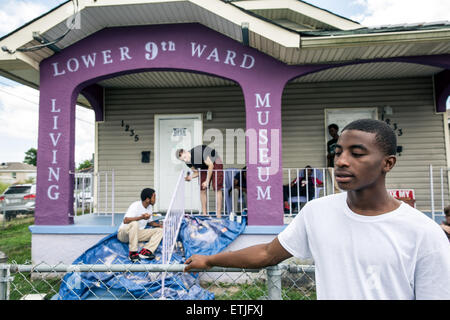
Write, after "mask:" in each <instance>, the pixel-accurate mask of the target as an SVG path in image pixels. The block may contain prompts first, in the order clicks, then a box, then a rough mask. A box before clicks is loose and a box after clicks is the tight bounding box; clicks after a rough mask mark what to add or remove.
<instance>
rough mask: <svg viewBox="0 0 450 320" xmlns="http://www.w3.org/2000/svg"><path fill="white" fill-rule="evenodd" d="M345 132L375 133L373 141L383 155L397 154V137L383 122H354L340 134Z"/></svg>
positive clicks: (369, 120) (362, 120) (372, 120)
mask: <svg viewBox="0 0 450 320" xmlns="http://www.w3.org/2000/svg"><path fill="white" fill-rule="evenodd" d="M345 130H359V131H363V132H369V133H375V140H376V142H377V144H378V146H379V147H380V149H381V150H382V151H383V152H384V154H385V155H387V156H390V155H395V154H396V153H397V136H396V135H395V132H394V130H392V128H391V127H390V126H389V125H388V124H387V123H386V122H384V121H380V120H374V119H360V120H355V121H353V122H350V123H349V124H348V125H346V126H345V128H344V129H343V130H342V132H344V131H345Z"/></svg>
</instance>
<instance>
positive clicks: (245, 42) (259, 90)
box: [0, 0, 450, 226]
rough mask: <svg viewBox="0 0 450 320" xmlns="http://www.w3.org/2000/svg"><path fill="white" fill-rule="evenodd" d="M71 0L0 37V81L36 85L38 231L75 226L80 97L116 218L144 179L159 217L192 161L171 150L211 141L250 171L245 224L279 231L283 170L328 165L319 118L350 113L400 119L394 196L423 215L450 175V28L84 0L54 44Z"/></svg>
mask: <svg viewBox="0 0 450 320" xmlns="http://www.w3.org/2000/svg"><path fill="white" fill-rule="evenodd" d="M72 4H73V3H72V2H71V1H67V2H65V3H63V4H61V5H59V6H58V7H56V8H55V9H53V10H51V11H49V12H48V13H46V14H44V15H42V16H40V17H38V18H36V19H35V20H33V21H30V22H29V23H27V24H26V25H24V26H23V27H21V28H19V29H17V30H15V31H13V32H11V33H10V34H8V35H6V36H4V37H3V38H1V39H0V47H3V48H4V50H3V51H1V52H0V74H2V75H3V76H5V77H7V78H9V79H11V80H15V81H17V82H20V83H23V84H25V85H28V86H31V87H34V88H39V89H40V116H39V141H38V164H37V166H38V168H39V169H40V170H39V172H38V191H37V193H38V197H37V203H36V214H35V216H36V224H37V225H46V224H56V225H66V224H72V223H73V218H72V216H73V208H72V209H71V197H72V196H73V185H74V183H73V174H70V173H71V172H74V161H73V159H74V153H75V152H76V150H75V143H74V141H75V133H74V131H75V130H74V123H75V112H74V108H75V104H76V103H77V102H78V103H79V104H82V105H84V106H86V107H87V108H92V109H93V110H94V111H95V119H96V131H95V132H96V136H95V140H96V141H95V145H96V150H95V171H96V172H106V171H111V170H114V174H115V201H116V210H117V211H118V212H123V211H124V210H126V208H127V206H128V205H129V203H130V202H131V201H133V200H134V199H135V198H136V196H137V195H138V193H139V191H140V190H141V189H142V188H143V187H148V186H153V187H154V188H155V189H156V190H157V192H158V195H159V203H158V205H159V209H163V210H164V209H165V208H167V206H168V202H169V201H170V196H171V193H172V190H173V187H174V182H175V181H176V177H177V175H178V173H179V172H180V170H181V169H183V168H186V167H185V166H184V165H183V164H181V163H176V162H174V161H173V156H174V155H173V151H174V148H175V147H176V146H181V145H183V143H185V145H186V146H189V145H195V144H200V143H205V144H210V143H211V142H212V141H214V143H213V146H215V147H216V148H218V149H219V150H220V151H221V154H222V157H223V158H224V159H225V160H227V159H228V161H225V167H226V168H230V167H236V168H241V167H244V166H247V170H248V171H247V179H248V190H247V195H248V219H249V220H248V222H249V225H253V226H257V225H269V226H281V225H283V206H282V184H283V183H286V181H287V176H286V175H285V174H284V172H283V168H304V167H305V165H311V166H312V167H316V168H323V167H324V166H325V163H326V153H325V146H326V141H327V139H328V135H327V129H326V128H327V125H328V124H329V123H330V122H338V123H340V124H343V123H345V122H346V121H349V120H351V119H354V118H358V117H373V118H378V119H383V120H385V121H387V120H389V121H390V123H391V124H392V125H393V126H395V128H396V132H397V133H398V142H399V145H400V146H402V152H401V155H400V156H399V161H398V165H397V166H396V168H395V169H394V170H393V172H392V173H391V174H390V176H389V179H388V181H387V182H388V187H389V188H391V189H414V190H415V196H416V206H417V208H418V209H421V210H430V185H429V181H430V180H429V166H430V165H433V166H434V167H435V168H440V167H445V168H446V167H449V143H448V141H449V134H448V125H447V115H446V112H445V111H446V101H447V97H448V96H449V94H450V81H449V77H450V71H449V69H450V24H449V23H448V22H437V23H427V24H415V25H414V24H407V25H406V24H405V25H396V26H380V27H374V28H367V27H364V26H362V25H360V24H359V23H357V22H355V21H352V20H349V19H347V18H344V17H342V16H339V15H336V14H333V13H331V12H329V11H327V10H325V9H321V8H318V7H316V6H313V5H310V4H308V3H306V2H303V1H295V0H277V1H273V0H267V1H219V0H210V1H195V0H190V1H188V0H184V1H149V2H145V1H129V0H117V1H114V4H110V3H109V2H107V1H97V2H95V1H94V2H93V1H84V0H80V1H79V6H78V9H79V12H78V15H77V18H78V19H76V26H75V28H73V29H72V30H70V31H69V32H68V33H67V34H66V35H65V36H64V37H63V38H62V39H60V40H59V41H57V42H56V43H52V42H51V41H52V40H53V39H58V38H60V37H61V36H62V35H63V34H64V33H65V32H66V31H67V26H68V25H70V19H71V14H70V10H69V9H70V8H72ZM43 43H44V44H45V43H48V45H47V46H46V47H45V48H41V49H40V50H35V49H36V46H39V45H42V44H43ZM207 115H208V116H207ZM239 130H240V131H241V132H242V131H246V132H247V139H246V144H245V143H244V144H239V143H238V142H236V141H237V140H238V138H236V137H233V136H232V135H233V134H236V136H239V132H240V131H239ZM221 135H223V138H224V139H225V138H226V137H229V135H231V136H232V138H234V140H231V143H229V144H227V143H226V142H223V141H224V140H220V136H221ZM183 137H190V140H189V141H187V140H186V141H185V140H184V139H183ZM217 137H219V138H217ZM230 146H231V147H232V146H235V148H229V147H230ZM232 149H233V152H234V154H233V155H232V156H231V150H232ZM148 151H150V153H149V155H150V158H149V161H142V152H148ZM239 157H241V159H243V160H239ZM447 178H448V177H447V173H446V174H445V177H444V179H445V186H446V187H445V189H444V190H443V194H444V197H445V199H448V193H449V188H448V179H447ZM438 189H439V186H438V185H436V190H438ZM436 199H437V200H439V199H441V198H440V192H438V194H437V195H436ZM68 212H69V215H68V214H67V213H68Z"/></svg>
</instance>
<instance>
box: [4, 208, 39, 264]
mask: <svg viewBox="0 0 450 320" xmlns="http://www.w3.org/2000/svg"><path fill="white" fill-rule="evenodd" d="M2 223H4V225H2V224H0V225H1V227H0V228H1V232H0V251H2V252H4V253H5V254H6V255H7V256H8V263H12V262H13V261H15V262H16V263H18V264H23V263H27V262H30V261H31V232H30V230H28V227H29V226H30V225H32V224H34V217H26V218H16V219H13V220H11V221H8V222H2Z"/></svg>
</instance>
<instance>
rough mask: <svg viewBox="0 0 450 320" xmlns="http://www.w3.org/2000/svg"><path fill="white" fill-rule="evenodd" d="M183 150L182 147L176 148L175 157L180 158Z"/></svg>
mask: <svg viewBox="0 0 450 320" xmlns="http://www.w3.org/2000/svg"><path fill="white" fill-rule="evenodd" d="M183 152H184V149H177V151H175V157H176V158H177V159H178V160H180V158H181V154H182V153H183Z"/></svg>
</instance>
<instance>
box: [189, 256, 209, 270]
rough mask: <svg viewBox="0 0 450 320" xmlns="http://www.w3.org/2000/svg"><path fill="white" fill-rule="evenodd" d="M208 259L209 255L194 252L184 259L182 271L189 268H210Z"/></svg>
mask: <svg viewBox="0 0 450 320" xmlns="http://www.w3.org/2000/svg"><path fill="white" fill-rule="evenodd" d="M208 260H209V256H202V255H198V254H194V255H193V256H191V257H190V258H188V259H187V260H186V262H185V264H186V267H184V272H187V271H189V270H191V269H203V270H206V269H210V268H211V267H212V265H210V264H209V262H208Z"/></svg>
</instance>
